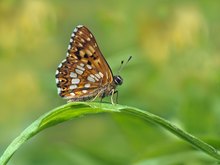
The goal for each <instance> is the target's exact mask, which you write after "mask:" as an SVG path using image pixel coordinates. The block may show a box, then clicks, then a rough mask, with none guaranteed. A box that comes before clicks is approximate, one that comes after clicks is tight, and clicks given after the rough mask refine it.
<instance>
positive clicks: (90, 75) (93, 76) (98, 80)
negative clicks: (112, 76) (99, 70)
mask: <svg viewBox="0 0 220 165" xmlns="http://www.w3.org/2000/svg"><path fill="white" fill-rule="evenodd" d="M90 76H91V77H92V78H94V79H95V80H96V81H99V79H98V78H97V77H95V76H94V75H93V74H90Z"/></svg>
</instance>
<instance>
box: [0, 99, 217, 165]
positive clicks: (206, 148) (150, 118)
mask: <svg viewBox="0 0 220 165" xmlns="http://www.w3.org/2000/svg"><path fill="white" fill-rule="evenodd" d="M104 112H111V113H126V114H130V115H132V116H135V117H137V118H139V119H142V120H145V121H147V122H151V123H155V124H157V125H159V126H161V127H163V128H165V129H166V130H168V131H170V132H172V133H173V134H175V135H176V136H178V137H180V138H181V139H183V140H185V141H187V142H188V143H190V144H191V145H192V146H193V147H195V148H197V149H200V150H202V151H203V152H204V153H206V154H208V155H210V156H211V157H213V158H215V159H217V160H220V155H219V153H218V151H217V150H216V149H215V148H214V147H212V146H211V145H209V144H207V143H205V142H203V141H202V140H200V139H198V138H196V137H194V136H192V135H190V134H189V133H187V132H184V131H183V130H181V129H179V128H177V127H176V126H175V125H173V124H172V123H170V122H169V121H167V120H165V119H163V118H161V117H159V116H156V115H154V114H151V113H149V112H146V111H143V110H140V109H138V108H134V107H129V106H123V105H112V104H107V103H97V102H71V103H68V104H66V105H63V106H60V107H58V108H55V109H54V110H51V111H50V112H48V113H46V114H45V115H43V116H41V117H40V118H39V119H37V120H36V121H35V122H33V123H32V124H31V125H30V126H29V127H28V128H26V129H25V130H24V131H23V132H22V133H21V134H20V135H19V136H18V137H17V138H16V139H14V141H12V143H11V144H10V145H9V146H8V148H7V149H6V150H5V152H4V153H3V155H2V156H1V158H0V164H1V165H4V164H6V163H7V162H8V161H9V159H10V158H11V157H12V155H13V154H14V153H15V151H16V150H17V149H18V148H19V147H20V146H21V145H22V144H23V143H25V142H26V141H27V140H28V139H30V138H31V137H33V136H34V135H36V134H37V133H38V132H40V131H42V130H44V129H45V128H48V127H51V126H54V125H56V124H59V123H62V122H64V121H67V120H70V119H74V118H77V117H82V116H84V115H88V114H96V113H104Z"/></svg>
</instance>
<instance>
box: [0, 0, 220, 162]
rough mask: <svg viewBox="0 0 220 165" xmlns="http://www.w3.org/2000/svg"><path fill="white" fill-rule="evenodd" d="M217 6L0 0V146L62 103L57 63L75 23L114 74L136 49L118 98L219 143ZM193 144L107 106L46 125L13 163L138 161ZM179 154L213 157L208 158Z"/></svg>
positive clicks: (141, 0)
mask: <svg viewBox="0 0 220 165" xmlns="http://www.w3.org/2000/svg"><path fill="white" fill-rule="evenodd" d="M219 5H220V3H219V1H218V0H213V1H205V0H201V1H178V0H174V1H150V0H138V1H134V0H132V1H125V0H122V1H116V0H112V1H100V0H92V1H77V0H74V1H70V0H64V1H52V0H51V1H43V0H21V1H16V0H9V1H8V0H2V1H0V36H1V39H0V75H1V79H0V100H1V101H0V103H1V104H0V129H1V130H0V131H1V132H2V134H1V138H0V151H1V152H3V151H4V149H5V148H6V146H7V145H8V144H9V143H10V142H11V140H12V139H13V138H15V137H16V136H17V135H18V134H19V133H20V132H21V131H22V130H23V129H24V128H26V127H27V126H28V125H29V124H30V123H31V122H33V121H34V120H35V119H36V118H38V117H39V116H40V115H42V114H43V113H46V112H47V111H49V110H51V109H53V108H55V107H57V106H59V105H62V104H65V103H66V101H64V100H62V98H60V97H59V96H58V95H57V89H56V83H55V71H56V68H57V66H58V65H59V63H60V62H61V61H62V60H63V59H64V58H65V56H66V51H67V46H68V44H69V39H70V35H71V33H72V31H73V29H74V28H75V26H77V25H78V24H83V25H85V26H87V27H88V28H89V29H90V30H91V31H92V32H93V34H94V36H95V37H96V40H97V42H98V45H99V47H100V49H101V51H102V53H103V54H104V56H105V57H106V59H107V61H108V63H109V65H110V66H111V68H112V71H113V73H117V70H118V68H119V66H120V62H121V60H126V59H128V57H129V56H130V55H132V56H133V58H132V60H131V61H130V62H129V63H128V64H127V65H126V67H125V68H124V69H123V70H122V72H121V73H120V74H121V76H122V77H123V79H124V84H123V85H122V86H121V87H119V103H120V104H124V105H129V106H135V107H138V108H142V109H144V110H147V111H150V112H152V113H155V114H157V115H160V116H162V117H164V118H166V119H167V120H171V121H173V122H174V123H178V125H180V126H181V127H182V128H184V129H185V130H186V131H188V132H190V133H192V134H194V135H195V136H199V137H201V138H202V139H206V140H207V141H208V142H210V143H212V145H214V146H219V135H220V131H219V129H218V127H219V124H220V117H219V115H220V76H219V75H220V74H219V71H220V55H219V54H220V49H219V48H220V47H219V43H220V28H219V27H220V22H219V20H220V18H219V16H220V13H219ZM105 101H108V102H110V98H106V99H105ZM192 151H195V150H193V149H192V148H190V147H189V146H188V145H187V144H185V143H184V144H182V142H181V141H180V140H177V138H173V137H171V136H170V134H169V135H167V134H166V133H164V132H163V131H161V130H160V129H158V128H157V127H155V126H154V125H151V124H149V125H146V124H144V123H143V122H141V121H138V120H136V119H134V118H133V117H129V116H125V115H123V116H120V115H112V114H101V115H94V116H89V117H83V118H79V119H76V120H74V121H70V122H67V123H64V124H62V125H59V126H57V127H53V128H51V129H48V130H45V132H43V133H42V134H40V135H39V136H37V137H36V138H35V139H34V140H32V141H30V142H29V143H28V144H27V145H26V146H24V148H22V149H21V150H19V151H18V152H17V153H16V154H15V156H14V157H13V159H12V163H11V164H22V165H25V164H28V165H30V164H33V165H34V164H53V165H54V164H132V163H133V164H134V162H139V161H141V160H146V159H153V158H154V159H157V158H160V157H163V156H164V155H166V156H168V157H169V156H170V157H169V158H170V159H174V157H173V154H175V153H185V152H186V153H187V152H192ZM36 155H37V156H36ZM182 161H183V162H179V164H181V163H182V164H190V163H191V162H193V163H195V164H209V163H210V160H209V159H206V158H204V159H202V157H199V158H194V159H193V158H191V159H190V160H187V159H183V160H182ZM17 162H18V163H17ZM82 162H83V163H82ZM88 162H89V163H88ZM212 163H213V162H212ZM9 164H10V163H9Z"/></svg>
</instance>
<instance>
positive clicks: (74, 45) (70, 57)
mask: <svg viewBox="0 0 220 165" xmlns="http://www.w3.org/2000/svg"><path fill="white" fill-rule="evenodd" d="M122 82H123V80H122V78H121V77H120V76H113V74H112V71H111V68H110V67H109V65H108V63H107V62H106V60H105V58H104V56H103V55H102V53H101V51H100V50H99V48H98V45H97V43H96V40H95V38H94V36H93V35H92V33H91V32H90V31H89V30H88V29H87V28H86V27H85V26H81V25H80V26H77V27H76V28H75V29H74V31H73V33H72V35H71V39H70V44H69V46H68V51H67V56H66V59H64V60H63V61H62V62H61V64H60V65H59V66H58V68H57V71H56V83H57V89H58V94H59V95H60V96H61V97H63V98H64V99H67V100H68V101H86V100H91V99H94V98H96V97H101V98H104V97H105V96H109V95H112V96H113V94H114V93H115V92H116V87H117V86H118V85H121V84H122ZM112 102H113V101H112Z"/></svg>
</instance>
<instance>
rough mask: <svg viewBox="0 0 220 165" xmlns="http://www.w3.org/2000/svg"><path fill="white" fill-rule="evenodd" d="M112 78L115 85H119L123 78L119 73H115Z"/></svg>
mask: <svg viewBox="0 0 220 165" xmlns="http://www.w3.org/2000/svg"><path fill="white" fill-rule="evenodd" d="M113 80H114V82H115V84H116V85H121V84H122V83H123V79H122V77H121V76H119V75H116V76H114V77H113Z"/></svg>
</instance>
